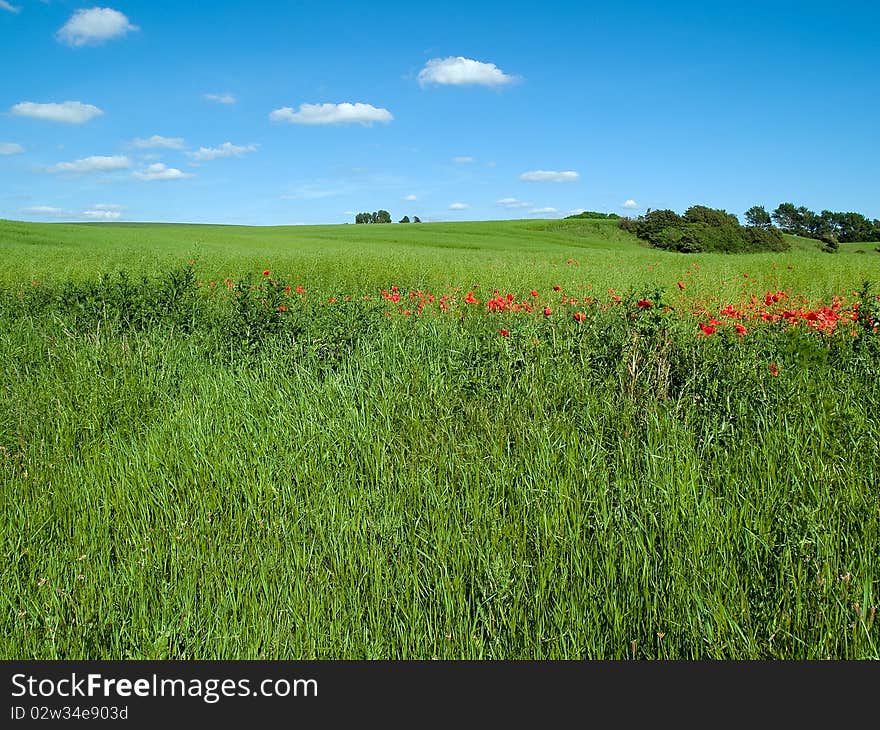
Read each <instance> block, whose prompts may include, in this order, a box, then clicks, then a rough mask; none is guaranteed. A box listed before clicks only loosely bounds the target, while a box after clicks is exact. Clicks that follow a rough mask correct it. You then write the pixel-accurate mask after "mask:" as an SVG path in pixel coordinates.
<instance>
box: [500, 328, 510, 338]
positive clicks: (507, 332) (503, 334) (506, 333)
mask: <svg viewBox="0 0 880 730" xmlns="http://www.w3.org/2000/svg"><path fill="white" fill-rule="evenodd" d="M501 336H502V337H510V332H509V331H508V330H506V329H502V330H501Z"/></svg>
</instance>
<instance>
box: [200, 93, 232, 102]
mask: <svg viewBox="0 0 880 730" xmlns="http://www.w3.org/2000/svg"><path fill="white" fill-rule="evenodd" d="M202 98H203V99H204V100H205V101H213V102H215V103H217V104H235V101H236V99H235V95H234V94H229V93H226V94H202Z"/></svg>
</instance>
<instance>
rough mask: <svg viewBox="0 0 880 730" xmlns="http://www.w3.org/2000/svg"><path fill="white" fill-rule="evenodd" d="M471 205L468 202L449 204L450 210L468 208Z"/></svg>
mask: <svg viewBox="0 0 880 730" xmlns="http://www.w3.org/2000/svg"><path fill="white" fill-rule="evenodd" d="M470 207H471V206H470V205H468V204H467V203H453V204H452V205H450V206H449V210H467V209H468V208H470Z"/></svg>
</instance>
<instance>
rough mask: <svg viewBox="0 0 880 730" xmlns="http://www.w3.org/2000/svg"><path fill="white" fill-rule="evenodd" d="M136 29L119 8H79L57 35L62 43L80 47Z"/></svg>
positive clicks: (101, 41) (119, 36)
mask: <svg viewBox="0 0 880 730" xmlns="http://www.w3.org/2000/svg"><path fill="white" fill-rule="evenodd" d="M135 30H139V28H138V27H137V26H136V25H132V24H131V23H130V22H128V18H126V17H125V15H123V14H122V13H120V12H119V11H118V10H113V8H89V9H88V10H84V9H81V10H77V11H76V12H75V13H74V14H73V15H71V16H70V20H68V21H67V22H66V23H65V24H64V25H63V26H61V29H60V30H59V31H58V33H56V34H55V35H56V37H57V38H58V40H59V41H61V42H62V43H66V44H67V45H69V46H73V47H75V48H79V47H80V46H88V45H97V44H99V43H104V41H109V40H112V39H113V38H121V37H122V36H124V35H125V34H126V33H129V32H131V31H135Z"/></svg>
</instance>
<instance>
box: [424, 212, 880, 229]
mask: <svg viewBox="0 0 880 730" xmlns="http://www.w3.org/2000/svg"><path fill="white" fill-rule="evenodd" d="M421 222H422V220H421V218H419V217H418V216H417V215H414V216H413V223H421ZM875 222H876V223H877V230H878V231H880V221H875Z"/></svg>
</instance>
